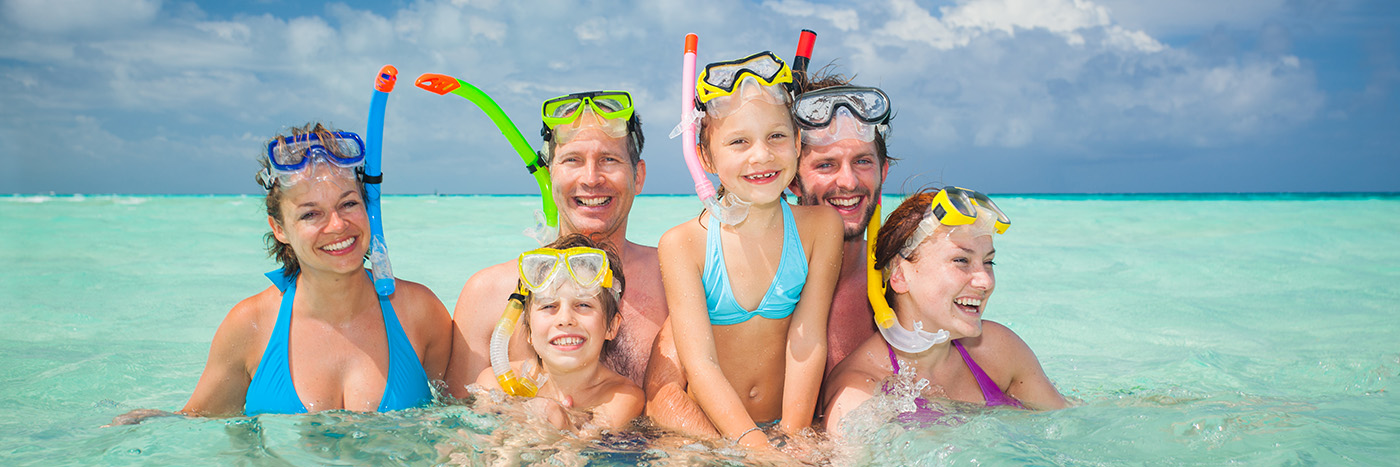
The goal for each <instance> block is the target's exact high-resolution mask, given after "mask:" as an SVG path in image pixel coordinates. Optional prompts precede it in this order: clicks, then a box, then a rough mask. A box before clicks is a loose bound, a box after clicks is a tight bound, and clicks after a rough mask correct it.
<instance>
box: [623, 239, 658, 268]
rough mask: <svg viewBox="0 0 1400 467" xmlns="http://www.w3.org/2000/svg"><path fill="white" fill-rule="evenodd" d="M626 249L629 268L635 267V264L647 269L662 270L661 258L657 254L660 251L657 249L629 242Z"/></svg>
mask: <svg viewBox="0 0 1400 467" xmlns="http://www.w3.org/2000/svg"><path fill="white" fill-rule="evenodd" d="M626 248H627V251H626V252H625V253H624V255H625V256H626V257H627V266H628V267H629V268H630V267H633V265H634V264H635V265H636V266H640V267H646V268H657V269H660V268H661V259H660V258H661V257H660V256H659V255H658V254H657V251H658V250H657V248H656V247H654V246H646V245H642V244H640V243H635V242H627V247H626Z"/></svg>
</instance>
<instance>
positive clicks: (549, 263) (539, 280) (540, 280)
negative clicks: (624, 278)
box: [491, 247, 622, 397]
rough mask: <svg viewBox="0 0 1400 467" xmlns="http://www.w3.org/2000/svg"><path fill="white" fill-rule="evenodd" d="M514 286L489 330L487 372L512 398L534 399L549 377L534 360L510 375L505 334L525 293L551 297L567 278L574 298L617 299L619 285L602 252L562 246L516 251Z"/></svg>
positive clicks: (511, 329)
mask: <svg viewBox="0 0 1400 467" xmlns="http://www.w3.org/2000/svg"><path fill="white" fill-rule="evenodd" d="M516 265H517V271H519V273H520V287H519V288H517V289H516V291H515V293H513V294H511V295H510V301H508V302H507V303H506V309H505V312H504V313H502V314H501V320H500V321H498V322H496V328H495V330H493V331H492V332H491V371H492V372H493V373H495V374H496V382H497V383H499V384H500V386H501V389H502V390H504V391H505V392H506V393H507V394H510V395H512V396H522V397H534V396H535V394H536V393H538V392H539V388H540V386H543V385H544V383H545V382H546V381H548V380H549V376H548V374H546V373H544V372H541V371H539V368H538V367H537V366H536V364H535V362H534V360H533V359H532V360H527V361H526V362H525V365H524V366H523V367H522V368H521V373H523V374H521V375H518V376H517V375H516V374H515V371H514V370H513V369H512V368H511V367H510V358H509V355H508V354H509V352H510V336H511V335H512V334H514V333H515V326H516V323H518V322H519V321H520V316H521V315H522V314H524V312H525V298H526V296H527V295H530V296H534V297H536V299H537V300H553V299H554V298H553V297H556V296H557V295H555V294H556V293H557V292H558V291H559V286H560V285H562V284H563V283H564V281H568V280H572V281H573V282H574V285H576V286H577V287H575V288H574V290H575V291H576V293H577V296H578V297H579V298H586V297H593V296H596V295H598V294H599V293H600V292H602V291H603V290H607V291H608V293H610V294H612V296H613V299H614V300H621V298H622V290H620V287H619V286H620V283H618V282H615V281H613V273H612V267H611V263H610V262H609V261H608V254H607V253H606V252H604V251H603V250H601V249H598V248H591V247H574V248H568V249H562V250H561V249H556V248H539V249H535V250H530V251H527V252H524V253H521V254H520V258H519V259H517V260H516Z"/></svg>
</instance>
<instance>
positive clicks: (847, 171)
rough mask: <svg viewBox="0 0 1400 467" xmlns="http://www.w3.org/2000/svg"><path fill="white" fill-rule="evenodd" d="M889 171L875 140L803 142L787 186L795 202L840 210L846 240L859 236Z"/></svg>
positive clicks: (863, 232)
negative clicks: (878, 151)
mask: <svg viewBox="0 0 1400 467" xmlns="http://www.w3.org/2000/svg"><path fill="white" fill-rule="evenodd" d="M889 171H890V165H889V162H888V161H886V162H884V163H881V162H880V158H879V156H878V154H877V151H876V147H875V143H874V142H866V141H861V140H858V139H843V140H840V141H837V142H835V143H831V144H827V145H823V146H810V145H809V146H803V147H802V158H801V160H800V161H799V162H798V166H797V178H796V179H793V181H792V185H791V186H790V187H789V188H791V189H792V191H793V192H794V193H797V194H798V197H799V198H798V204H802V205H806V206H815V205H826V206H831V207H833V208H835V209H836V212H839V213H841V223H842V224H843V227H844V229H843V232H844V234H845V240H846V241H852V240H859V239H861V238H862V236H863V235H864V234H865V226H866V224H867V223H869V222H870V215H871V214H873V213H874V212H875V204H877V203H878V202H879V199H880V187H881V185H883V184H884V182H885V176H886V175H887V174H889Z"/></svg>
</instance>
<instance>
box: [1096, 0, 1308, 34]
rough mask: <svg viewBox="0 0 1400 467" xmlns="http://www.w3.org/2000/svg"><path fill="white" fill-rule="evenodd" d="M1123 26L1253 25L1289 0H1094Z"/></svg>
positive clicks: (1278, 12)
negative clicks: (1159, 0) (1157, 0)
mask: <svg viewBox="0 0 1400 467" xmlns="http://www.w3.org/2000/svg"><path fill="white" fill-rule="evenodd" d="M1095 1H1096V2H1097V3H1099V4H1102V5H1104V7H1105V8H1107V9H1108V11H1110V12H1112V14H1113V17H1114V19H1115V21H1116V22H1118V23H1119V24H1121V25H1123V26H1124V27H1127V28H1133V29H1140V30H1145V31H1147V32H1148V33H1151V34H1156V35H1167V34H1181V33H1190V32H1200V31H1208V30H1210V29H1212V28H1215V27H1216V26H1229V27H1254V26H1258V25H1260V24H1263V23H1266V22H1269V21H1273V20H1275V19H1277V18H1279V17H1281V16H1282V15H1284V14H1285V13H1286V12H1287V10H1288V3H1289V0H1229V1H1220V0H1172V1H1168V2H1152V1H1142V0H1095Z"/></svg>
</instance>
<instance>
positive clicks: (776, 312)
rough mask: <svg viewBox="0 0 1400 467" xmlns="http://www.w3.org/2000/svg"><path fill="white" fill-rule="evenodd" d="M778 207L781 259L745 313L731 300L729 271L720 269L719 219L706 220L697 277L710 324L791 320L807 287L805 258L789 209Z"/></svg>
mask: <svg viewBox="0 0 1400 467" xmlns="http://www.w3.org/2000/svg"><path fill="white" fill-rule="evenodd" d="M779 204H782V206H783V252H782V257H781V258H780V259H779V260H778V272H777V273H775V274H774V275H773V282H772V283H771V284H769V285H768V292H767V293H764V294H763V300H762V301H760V302H758V308H756V309H754V310H753V311H748V310H745V309H744V307H741V306H739V302H737V301H735V299H734V289H733V288H732V287H731V286H730V283H729V271H728V269H727V268H726V267H725V265H724V247H723V245H721V244H720V239H719V229H720V223H719V218H718V217H716V216H710V228H709V232H708V233H706V235H705V270H704V272H703V273H702V275H701V276H700V278H701V280H702V281H703V283H704V285H705V307H706V308H707V309H709V311H710V324H713V325H720V326H725V325H730V324H739V323H742V322H745V321H748V320H749V318H753V317H754V316H762V317H764V318H768V319H783V318H786V317H788V316H792V310H793V309H794V308H796V307H797V299H799V298H801V297H802V286H803V285H806V284H807V254H806V252H804V251H803V249H802V237H801V236H800V235H798V234H797V221H796V220H794V219H793V218H792V208H791V207H788V204H787V203H786V202H782V201H779Z"/></svg>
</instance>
